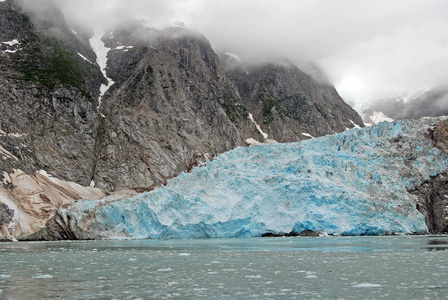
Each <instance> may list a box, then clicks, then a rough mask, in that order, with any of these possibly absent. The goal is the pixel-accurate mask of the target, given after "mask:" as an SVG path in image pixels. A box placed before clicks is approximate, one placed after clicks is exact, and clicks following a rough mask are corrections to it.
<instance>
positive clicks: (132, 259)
mask: <svg viewBox="0 0 448 300" xmlns="http://www.w3.org/2000/svg"><path fill="white" fill-rule="evenodd" d="M129 261H132V262H134V261H137V260H136V259H135V258H130V259H129Z"/></svg>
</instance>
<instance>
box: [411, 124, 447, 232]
mask: <svg viewBox="0 0 448 300" xmlns="http://www.w3.org/2000/svg"><path fill="white" fill-rule="evenodd" d="M430 138H431V140H432V143H433V145H434V146H436V147H437V148H438V149H440V150H441V151H443V152H444V153H446V154H448V120H445V121H443V122H440V123H439V124H438V125H437V126H436V127H435V128H434V130H432V131H431V132H430ZM412 193H413V194H414V195H416V196H417V197H418V203H417V208H418V210H419V211H420V212H421V213H422V214H423V215H424V216H425V219H426V224H427V225H428V230H429V232H430V233H432V234H439V233H448V173H443V174H438V175H437V176H431V178H430V179H429V180H427V181H425V182H424V183H423V184H422V185H420V186H419V187H417V188H416V189H414V190H412Z"/></svg>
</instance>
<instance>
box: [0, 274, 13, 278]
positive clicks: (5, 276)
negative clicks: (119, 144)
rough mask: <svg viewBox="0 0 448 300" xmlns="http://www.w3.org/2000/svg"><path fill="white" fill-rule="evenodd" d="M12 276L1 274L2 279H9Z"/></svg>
mask: <svg viewBox="0 0 448 300" xmlns="http://www.w3.org/2000/svg"><path fill="white" fill-rule="evenodd" d="M11 277H12V276H11V275H8V274H0V279H8V278H11Z"/></svg>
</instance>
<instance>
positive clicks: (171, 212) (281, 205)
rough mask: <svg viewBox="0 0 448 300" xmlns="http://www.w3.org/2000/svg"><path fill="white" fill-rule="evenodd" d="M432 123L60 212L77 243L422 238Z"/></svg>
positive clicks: (278, 151)
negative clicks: (320, 235) (421, 199)
mask: <svg viewBox="0 0 448 300" xmlns="http://www.w3.org/2000/svg"><path fill="white" fill-rule="evenodd" d="M434 122H435V119H422V120H419V121H403V122H396V123H389V122H383V123H380V124H379V125H375V126H372V127H368V128H364V129H352V130H348V131H345V132H343V133H341V134H337V135H332V136H325V137H321V138H316V139H310V140H306V141H302V142H300V143H290V144H271V145H257V146H251V147H248V148H237V149H235V150H232V151H229V152H227V153H224V154H222V155H219V156H217V157H216V158H215V159H214V160H213V161H209V162H207V164H206V166H204V167H198V168H196V169H194V170H193V171H192V172H191V173H183V174H181V175H180V176H179V177H177V178H174V179H173V180H170V181H169V182H168V184H167V185H166V186H163V187H161V188H158V189H156V190H153V191H151V192H149V193H143V194H139V195H137V196H135V197H133V198H129V199H123V200H112V199H111V200H108V199H107V198H106V199H104V200H101V201H79V202H77V203H75V204H74V205H73V206H71V207H69V208H61V209H60V210H59V213H60V214H61V215H62V216H64V218H65V223H66V224H70V226H71V230H72V231H73V232H75V233H76V234H77V235H78V237H79V238H198V237H249V236H260V235H262V234H264V233H278V234H281V233H289V232H297V233H300V232H302V231H304V230H312V231H321V232H325V233H328V234H347V235H361V234H371V235H376V234H384V233H388V232H396V233H413V232H425V231H427V226H426V224H425V220H424V217H423V216H422V215H421V214H420V213H419V212H418V211H417V210H416V208H415V205H416V198H415V196H413V195H412V194H410V193H409V192H408V191H409V190H411V189H413V188H415V187H417V186H418V185H420V184H421V183H422V182H423V181H425V180H428V179H429V178H430V176H435V175H437V174H440V173H442V172H446V171H447V169H448V157H447V155H446V154H444V153H443V152H441V151H439V150H438V149H436V148H433V146H432V144H431V142H430V140H429V138H428V135H427V134H426V133H427V132H428V130H429V129H430V128H431V127H433V126H434Z"/></svg>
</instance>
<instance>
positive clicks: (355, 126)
mask: <svg viewBox="0 0 448 300" xmlns="http://www.w3.org/2000/svg"><path fill="white" fill-rule="evenodd" d="M350 122H351V123H352V124H353V128H357V129H359V128H361V126H359V125H358V124H356V123H355V122H353V121H352V120H350Z"/></svg>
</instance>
